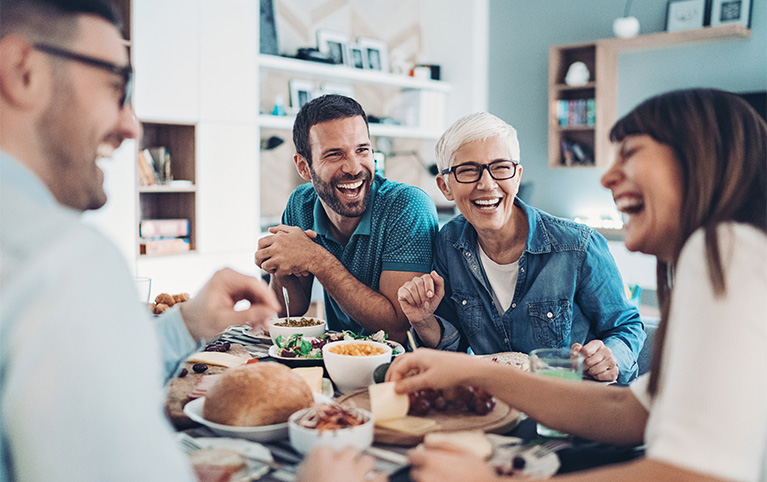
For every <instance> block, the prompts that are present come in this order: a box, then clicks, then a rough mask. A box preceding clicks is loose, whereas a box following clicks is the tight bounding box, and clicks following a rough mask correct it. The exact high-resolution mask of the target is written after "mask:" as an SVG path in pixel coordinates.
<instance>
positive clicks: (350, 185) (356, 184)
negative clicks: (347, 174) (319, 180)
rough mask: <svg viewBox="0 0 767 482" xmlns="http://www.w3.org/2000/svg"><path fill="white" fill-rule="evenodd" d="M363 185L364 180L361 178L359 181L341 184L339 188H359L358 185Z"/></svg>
mask: <svg viewBox="0 0 767 482" xmlns="http://www.w3.org/2000/svg"><path fill="white" fill-rule="evenodd" d="M360 186H362V180H359V181H357V182H353V183H351V184H339V185H338V188H339V189H357V188H358V187H360Z"/></svg>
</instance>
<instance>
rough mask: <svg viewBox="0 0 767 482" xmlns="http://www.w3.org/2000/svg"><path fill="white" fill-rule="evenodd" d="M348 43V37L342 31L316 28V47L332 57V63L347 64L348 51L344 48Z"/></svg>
mask: <svg viewBox="0 0 767 482" xmlns="http://www.w3.org/2000/svg"><path fill="white" fill-rule="evenodd" d="M348 44H349V38H348V37H347V36H346V35H344V34H342V33H338V32H333V31H331V30H317V48H318V49H319V50H320V52H322V53H323V54H327V55H328V56H329V57H330V58H331V59H333V63H334V64H344V65H349V53H348V52H347V49H346V47H347V45H348Z"/></svg>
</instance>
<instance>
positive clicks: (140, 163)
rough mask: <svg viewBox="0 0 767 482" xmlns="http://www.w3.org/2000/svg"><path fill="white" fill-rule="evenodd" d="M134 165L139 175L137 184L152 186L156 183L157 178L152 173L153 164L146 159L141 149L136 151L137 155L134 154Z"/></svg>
mask: <svg viewBox="0 0 767 482" xmlns="http://www.w3.org/2000/svg"><path fill="white" fill-rule="evenodd" d="M136 167H137V171H138V176H139V177H138V179H139V184H140V185H141V186H152V185H154V184H157V179H156V178H155V174H154V166H152V164H151V161H150V160H149V159H147V157H146V154H145V153H144V151H143V150H142V151H138V156H136Z"/></svg>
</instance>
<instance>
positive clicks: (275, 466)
mask: <svg viewBox="0 0 767 482" xmlns="http://www.w3.org/2000/svg"><path fill="white" fill-rule="evenodd" d="M178 442H179V443H180V444H181V448H182V449H183V450H184V453H186V454H191V453H192V452H196V451H197V450H201V449H202V448H203V447H202V446H201V445H200V444H199V443H197V441H196V440H195V439H194V437H192V436H190V435H187V434H185V433H183V432H181V433H179V435H178ZM238 453H239V452H238ZM240 456H241V457H244V458H246V459H248V460H252V461H254V462H258V463H261V464H264V465H266V466H267V467H269V468H270V469H272V470H282V469H285V467H286V466H285V464H280V463H278V462H274V461H272V460H266V459H262V458H260V457H254V456H252V455H249V454H243V453H240Z"/></svg>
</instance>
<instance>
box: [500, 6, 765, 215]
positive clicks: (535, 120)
mask: <svg viewBox="0 0 767 482" xmlns="http://www.w3.org/2000/svg"><path fill="white" fill-rule="evenodd" d="M753 2H754V4H753V12H752V19H751V28H752V32H751V39H750V40H728V41H723V42H715V43H703V44H695V45H686V46H681V47H674V48H667V49H660V50H650V51H641V52H631V53H624V54H621V56H620V59H619V63H618V99H617V114H618V116H621V115H623V114H625V113H626V112H628V111H629V110H630V109H631V108H632V107H634V106H635V105H636V104H637V103H639V102H640V101H641V100H643V99H645V98H647V97H649V96H652V95H655V94H658V93H660V92H664V91H667V90H671V89H676V88H684V87H698V86H701V87H716V88H721V89H726V90H732V91H735V92H747V91H756V90H765V89H767V0H753ZM624 5H625V4H624V2H623V1H621V0H490V15H489V16H490V25H489V35H490V46H489V56H490V62H489V76H488V79H489V80H488V82H489V91H488V92H489V102H488V110H489V111H490V112H492V113H493V114H495V115H497V116H499V117H501V118H503V119H504V120H506V121H507V122H509V123H510V124H512V125H513V126H514V127H516V128H517V130H518V132H519V140H520V144H521V148H522V163H523V165H524V174H523V181H527V182H532V183H533V188H532V193H531V196H530V197H529V201H530V203H531V204H533V205H535V206H536V207H539V208H541V209H543V210H545V211H548V212H550V213H552V214H554V215H558V216H564V217H575V216H579V215H584V214H588V212H590V211H591V212H593V211H597V212H601V211H603V212H605V213H607V212H610V211H612V210H613V208H614V206H613V202H612V198H611V196H610V195H609V192H608V191H607V190H605V189H603V188H602V187H601V185H600V184H599V178H600V177H601V175H602V173H603V172H604V170H603V169H598V168H587V169H572V170H568V169H549V168H548V167H547V157H548V152H547V150H548V131H547V116H548V110H547V106H548V98H547V97H548V85H547V84H548V50H549V46H551V45H565V44H571V43H581V42H592V41H594V40H597V39H600V38H611V37H613V33H612V23H613V20H615V19H616V18H617V17H620V16H623V9H624ZM666 5H667V1H666V0H635V1H634V2H633V5H632V7H631V14H632V15H634V16H636V17H637V18H638V19H639V23H640V25H641V33H654V32H661V31H663V30H664V29H665V18H666Z"/></svg>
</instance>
